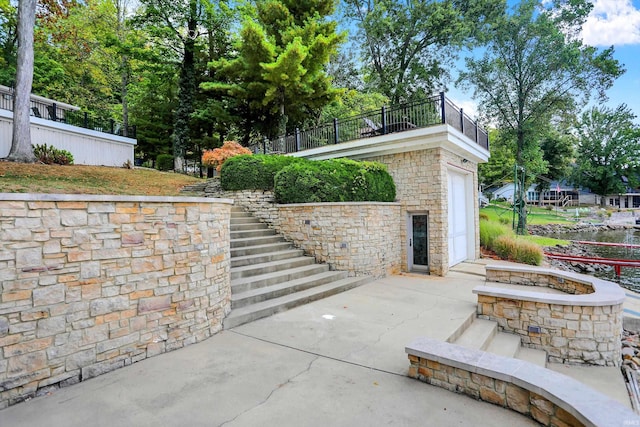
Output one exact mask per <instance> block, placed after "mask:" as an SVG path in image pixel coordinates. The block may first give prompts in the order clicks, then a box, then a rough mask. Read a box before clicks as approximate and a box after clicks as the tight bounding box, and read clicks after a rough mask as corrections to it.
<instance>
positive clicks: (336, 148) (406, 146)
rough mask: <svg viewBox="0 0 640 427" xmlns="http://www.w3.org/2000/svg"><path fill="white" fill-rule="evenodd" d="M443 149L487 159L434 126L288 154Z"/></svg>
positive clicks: (447, 129)
mask: <svg viewBox="0 0 640 427" xmlns="http://www.w3.org/2000/svg"><path fill="white" fill-rule="evenodd" d="M432 148H443V149H445V150H447V151H450V152H452V153H454V154H458V155H460V156H462V157H464V158H466V159H468V160H471V161H474V162H477V163H484V162H487V161H488V160H489V151H488V150H485V149H484V148H482V147H481V146H480V145H478V144H476V143H475V142H473V141H472V140H470V139H469V138H468V137H467V136H465V135H464V134H463V133H461V132H460V131H458V130H457V129H455V128H453V127H451V126H449V125H437V126H431V127H426V128H420V129H414V130H409V131H405V132H396V133H390V134H387V135H380V136H375V137H372V138H364V139H357V140H354V141H349V142H343V143H339V144H335V145H325V146H323V147H318V148H312V149H310V150H304V151H299V152H297V153H290V154H289V155H291V156H293V157H304V158H308V159H313V160H326V159H335V158H339V157H349V158H352V159H365V158H369V157H374V156H382V155H386V154H397V153H406V152H409V151H418V150H427V149H432Z"/></svg>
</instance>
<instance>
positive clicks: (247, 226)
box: [230, 222, 269, 233]
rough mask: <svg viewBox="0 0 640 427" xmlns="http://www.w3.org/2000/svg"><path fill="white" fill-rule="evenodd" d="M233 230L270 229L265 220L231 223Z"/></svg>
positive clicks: (233, 231)
mask: <svg viewBox="0 0 640 427" xmlns="http://www.w3.org/2000/svg"><path fill="white" fill-rule="evenodd" d="M230 227H231V232H232V233H235V232H237V231H256V230H268V229H269V226H268V225H267V224H265V223H264V222H249V223H244V224H231V226H230Z"/></svg>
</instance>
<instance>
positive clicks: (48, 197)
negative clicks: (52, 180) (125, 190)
mask: <svg viewBox="0 0 640 427" xmlns="http://www.w3.org/2000/svg"><path fill="white" fill-rule="evenodd" d="M0 201H10V202H14V201H17V202H145V203H166V202H171V203H222V204H229V205H232V204H233V199H218V198H213V197H182V196H116V195H110V194H40V193H0Z"/></svg>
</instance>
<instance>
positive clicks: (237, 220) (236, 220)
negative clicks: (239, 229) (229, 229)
mask: <svg viewBox="0 0 640 427" xmlns="http://www.w3.org/2000/svg"><path fill="white" fill-rule="evenodd" d="M255 223H258V224H262V223H261V222H260V220H258V219H257V218H256V217H253V216H243V217H233V216H231V219H230V224H231V225H238V224H255Z"/></svg>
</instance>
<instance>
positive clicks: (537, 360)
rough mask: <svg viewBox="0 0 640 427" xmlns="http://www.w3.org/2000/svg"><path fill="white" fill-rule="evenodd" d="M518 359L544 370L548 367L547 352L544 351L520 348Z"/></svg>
mask: <svg viewBox="0 0 640 427" xmlns="http://www.w3.org/2000/svg"><path fill="white" fill-rule="evenodd" d="M516 359H520V360H524V361H525V362H529V363H534V364H536V365H538V366H541V367H543V368H546V367H547V352H546V351H544V350H536V349H535V348H528V347H520V348H519V349H518V353H517V354H516Z"/></svg>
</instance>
